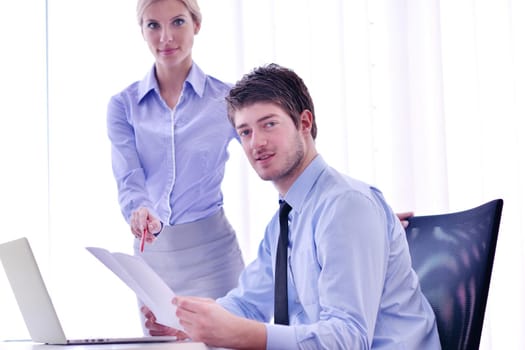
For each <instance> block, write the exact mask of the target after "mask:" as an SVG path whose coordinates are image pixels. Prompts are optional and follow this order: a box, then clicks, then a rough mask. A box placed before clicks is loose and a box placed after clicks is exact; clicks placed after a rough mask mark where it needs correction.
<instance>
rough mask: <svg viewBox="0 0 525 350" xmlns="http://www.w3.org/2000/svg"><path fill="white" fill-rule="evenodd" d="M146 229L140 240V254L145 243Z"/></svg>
mask: <svg viewBox="0 0 525 350" xmlns="http://www.w3.org/2000/svg"><path fill="white" fill-rule="evenodd" d="M146 232H147V231H146V229H144V231H143V232H142V237H141V238H140V252H141V253H142V252H143V251H144V242H145V241H146Z"/></svg>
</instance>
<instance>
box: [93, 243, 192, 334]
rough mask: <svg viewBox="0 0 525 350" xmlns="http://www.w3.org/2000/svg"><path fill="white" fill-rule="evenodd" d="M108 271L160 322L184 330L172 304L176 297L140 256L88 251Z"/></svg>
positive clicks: (99, 249)
mask: <svg viewBox="0 0 525 350" xmlns="http://www.w3.org/2000/svg"><path fill="white" fill-rule="evenodd" d="M86 249H87V250H88V251H89V252H90V253H91V254H93V255H94V256H95V257H96V258H97V259H98V260H100V261H101V262H102V263H103V264H104V265H105V266H106V267H107V268H109V269H110V270H111V271H113V273H115V275H117V276H118V277H120V279H121V280H122V281H123V282H124V283H126V284H127V285H128V287H130V288H131V289H132V290H133V291H134V292H135V294H137V297H138V298H139V299H140V300H141V301H142V302H143V303H144V304H145V305H146V306H147V307H149V308H150V310H151V311H153V313H154V314H155V317H156V318H157V322H158V323H161V324H163V325H166V326H169V327H172V328H177V329H182V327H181V325H180V323H179V319H178V318H177V316H176V315H175V311H176V309H177V307H176V306H175V305H173V304H172V303H171V301H172V300H173V297H175V293H173V291H172V290H171V288H170V287H169V286H168V285H167V284H166V283H165V282H164V281H163V280H162V279H161V278H160V276H159V275H158V274H157V273H156V272H155V271H154V270H153V269H152V268H151V267H150V266H149V265H148V264H146V262H145V261H144V260H142V258H140V257H139V256H133V255H129V254H125V253H112V252H110V251H108V250H106V249H104V248H96V247H86Z"/></svg>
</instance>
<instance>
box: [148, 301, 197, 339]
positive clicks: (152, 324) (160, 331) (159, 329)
mask: <svg viewBox="0 0 525 350" xmlns="http://www.w3.org/2000/svg"><path fill="white" fill-rule="evenodd" d="M140 311H141V312H142V314H143V315H144V317H145V318H146V323H145V326H146V329H147V330H149V334H150V335H152V336H164V335H171V336H172V335H175V336H177V338H178V339H181V340H182V339H187V338H188V335H186V333H184V332H183V331H181V330H178V329H175V328H171V327H168V326H164V325H162V324H160V323H157V319H156V317H155V315H154V314H153V312H151V310H150V309H149V308H148V307H146V306H143V307H142V308H141V309H140Z"/></svg>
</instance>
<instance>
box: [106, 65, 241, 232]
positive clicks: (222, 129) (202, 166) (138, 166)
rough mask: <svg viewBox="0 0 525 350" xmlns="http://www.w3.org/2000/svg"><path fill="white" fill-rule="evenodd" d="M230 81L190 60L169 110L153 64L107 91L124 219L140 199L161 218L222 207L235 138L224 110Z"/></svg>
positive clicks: (186, 217)
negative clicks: (130, 80)
mask: <svg viewBox="0 0 525 350" xmlns="http://www.w3.org/2000/svg"><path fill="white" fill-rule="evenodd" d="M230 88H231V85H229V84H226V83H223V82H221V81H219V80H217V79H214V78H213V77H211V76H208V75H206V74H204V73H203V72H202V70H201V69H200V68H199V67H198V66H197V65H196V64H195V63H194V64H193V66H192V68H191V70H190V72H189V74H188V77H187V79H186V81H185V83H184V86H183V90H182V94H181V96H180V99H179V101H178V103H177V105H176V107H175V108H174V109H173V110H171V109H170V108H169V107H168V105H167V104H166V103H165V102H164V100H163V99H162V98H161V96H160V91H159V86H158V82H157V80H156V77H155V68H154V67H153V68H152V69H151V71H150V72H149V73H148V74H147V75H146V77H145V78H144V79H143V80H141V81H138V82H135V83H133V84H132V85H130V86H129V87H127V88H126V89H124V90H123V91H122V92H120V93H119V94H117V95H115V96H113V97H112V98H111V100H110V102H109V104H108V117H107V123H108V135H109V138H110V140H111V155H112V165H113V173H114V175H115V179H116V181H117V186H118V196H119V203H120V207H121V210H122V214H123V215H124V218H125V219H126V220H128V221H129V218H130V215H131V212H132V211H133V210H135V209H137V208H139V207H141V206H144V207H147V208H149V209H150V210H151V211H152V212H153V213H154V214H155V215H156V216H157V217H158V218H160V220H161V221H162V222H163V223H164V224H168V225H175V224H181V223H187V222H193V221H196V220H200V219H203V218H206V217H209V216H210V215H212V214H214V213H216V212H217V211H218V210H219V209H220V208H221V207H222V205H223V196H222V192H221V182H222V179H223V177H224V169H225V163H226V161H227V159H228V151H227V148H228V144H229V142H230V141H231V140H232V139H234V138H237V133H236V132H235V130H234V128H233V127H232V126H231V124H230V122H229V120H228V118H227V114H226V102H225V99H224V98H225V96H226V95H227V93H228V91H229V89H230Z"/></svg>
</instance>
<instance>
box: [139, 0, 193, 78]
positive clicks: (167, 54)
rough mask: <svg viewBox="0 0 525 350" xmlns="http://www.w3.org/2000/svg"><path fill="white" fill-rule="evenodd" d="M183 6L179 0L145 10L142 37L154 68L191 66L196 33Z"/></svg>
mask: <svg viewBox="0 0 525 350" xmlns="http://www.w3.org/2000/svg"><path fill="white" fill-rule="evenodd" d="M199 29H200V23H195V22H194V21H193V19H192V17H191V14H190V12H189V11H188V9H187V8H186V6H185V5H184V4H183V3H182V2H180V1H179V0H161V1H157V2H155V3H153V4H152V5H150V6H149V7H147V8H146V10H145V11H144V14H143V17H142V35H143V36H144V40H146V42H147V43H148V46H149V49H150V51H151V53H152V54H153V56H154V57H155V62H156V63H157V65H161V66H166V67H167V68H169V67H176V66H179V65H181V64H182V65H188V64H191V60H192V58H191V50H192V47H193V38H194V36H195V34H197V33H198V32H199Z"/></svg>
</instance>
